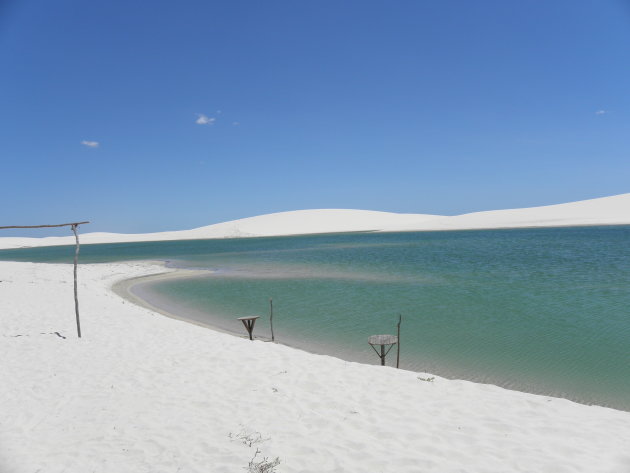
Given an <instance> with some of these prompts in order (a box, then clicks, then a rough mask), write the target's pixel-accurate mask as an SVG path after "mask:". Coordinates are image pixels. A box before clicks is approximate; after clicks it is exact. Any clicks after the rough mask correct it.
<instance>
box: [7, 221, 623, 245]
mask: <svg viewBox="0 0 630 473" xmlns="http://www.w3.org/2000/svg"><path fill="white" fill-rule="evenodd" d="M591 227H630V222H627V223H583V224H566V225H520V226H505V227H462V228H430V229H411V230H379V229H374V230H350V231H338V232H337V231H331V232H315V233H279V234H275V235H240V236H234V235H231V236H230V235H226V236H208V237H183V238H170V237H166V238H150V239H146V240H144V239H135V238H132V237H135V236H137V235H143V234H133V233H131V234H124V233H120V234H112V235H116V236H118V235H120V236H122V237H126V236H129V237H130V239H125V238H121V239H116V238H113V239H111V240H103V241H81V246H84V245H110V244H124V243H152V242H167V241H168V242H177V241H205V240H211V241H212V240H248V239H257V238H261V239H262V238H283V237H309V236H325V235H352V234H369V233H433V232H440V233H442V232H484V231H497V230H500V231H509V230H544V229H550V230H553V229H560V228H567V229H569V228H591ZM186 231H187V230H175V231H173V232H163V233H176V232H186ZM90 235H92V234H90V233H85V234H83V237H82V238H83V239H85V237H87V236H90ZM46 239H54V240H58V239H65V240H67V241H68V242H67V243H65V242H64V243H57V242H54V243H48V242H45V241H42V240H46ZM12 240H26V241H29V242H30V243H37V244H30V245H21V246H15V244H13V243H12V242H11V241H12ZM55 246H75V241H74V237H2V236H0V251H2V250H27V249H34V248H48V247H55Z"/></svg>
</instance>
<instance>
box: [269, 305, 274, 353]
mask: <svg viewBox="0 0 630 473" xmlns="http://www.w3.org/2000/svg"><path fill="white" fill-rule="evenodd" d="M269 324H270V325H271V341H272V342H275V341H276V338H275V337H274V336H273V299H271V298H269Z"/></svg>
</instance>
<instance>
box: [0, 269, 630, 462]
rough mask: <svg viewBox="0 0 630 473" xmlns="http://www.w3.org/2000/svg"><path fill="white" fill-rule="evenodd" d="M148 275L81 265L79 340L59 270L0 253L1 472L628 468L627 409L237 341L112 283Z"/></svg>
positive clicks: (67, 278) (68, 280)
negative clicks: (269, 462)
mask: <svg viewBox="0 0 630 473" xmlns="http://www.w3.org/2000/svg"><path fill="white" fill-rule="evenodd" d="M160 271H164V269H163V268H162V267H161V266H158V265H155V264H149V263H124V264H123V263H119V264H102V265H81V266H80V274H79V282H80V287H79V290H80V299H81V309H82V328H83V335H84V337H83V338H82V339H81V340H79V339H77V338H76V335H75V327H74V307H73V299H72V268H71V266H70V265H46V264H33V263H12V262H0V281H1V282H0V336H1V337H2V343H0V358H1V359H2V363H0V380H2V382H1V383H0V399H1V404H0V405H1V409H0V471H2V472H3V473H4V472H6V473H34V472H37V471H41V472H46V473H61V472H66V473H74V472H76V473H84V472H90V473H111V472H116V473H149V472H151V473H154V472H155V473H162V472H172V473H175V472H178V471H180V472H187V473H197V472H198V473H208V472H213V473H222V472H226V473H227V472H229V473H234V472H238V471H247V470H246V469H245V467H246V466H247V465H248V463H249V461H250V460H251V458H252V457H253V456H254V454H255V452H256V450H257V449H259V450H260V452H261V453H260V454H259V455H258V456H257V461H258V460H262V458H263V457H268V458H269V459H273V458H275V457H279V458H280V461H281V463H280V465H279V466H278V468H277V471H278V473H289V472H304V473H308V472H313V473H314V472H317V473H326V472H367V471H369V472H391V473H394V472H395V473H405V472H414V473H415V472H440V473H449V472H500V473H505V472H536V473H544V472H547V473H562V472H588V473H598V472H609V473H615V472H618V473H621V472H628V471H630V449H628V439H630V413H629V412H623V411H616V410H613V409H608V408H603V407H597V406H585V405H581V404H576V403H573V402H570V401H567V400H564V399H558V398H550V397H546V396H537V395H533V394H525V393H520V392H515V391H509V390H505V389H502V388H498V387H495V386H491V385H482V384H475V383H471V382H466V381H452V380H446V379H442V378H439V377H435V379H434V380H433V381H426V380H422V379H420V378H425V379H426V378H428V377H429V376H431V375H427V374H419V373H412V372H409V371H403V370H396V369H393V368H388V367H385V368H383V367H380V366H369V365H361V364H357V363H349V362H345V361H342V360H340V359H336V358H333V357H328V356H320V355H312V354H309V353H306V352H303V351H299V350H295V349H292V348H288V347H286V346H282V345H278V344H272V343H265V342H261V341H254V342H250V341H249V340H246V339H241V338H238V337H234V336H230V335H227V334H222V333H218V332H214V331H212V330H208V329H205V328H202V327H199V326H196V325H192V324H188V323H185V322H181V321H178V320H174V319H170V318H167V317H164V316H161V315H158V314H156V313H154V312H151V311H150V310H148V309H145V308H142V307H139V306H136V305H134V304H131V303H129V302H126V301H124V300H123V299H121V298H120V297H118V296H117V295H116V294H114V293H113V292H112V290H111V287H112V285H113V284H114V283H115V282H116V281H119V280H121V279H123V278H131V277H135V276H141V275H146V274H150V273H155V272H160ZM57 334H58V335H57ZM61 337H66V338H61ZM366 350H369V347H368V346H367V345H366Z"/></svg>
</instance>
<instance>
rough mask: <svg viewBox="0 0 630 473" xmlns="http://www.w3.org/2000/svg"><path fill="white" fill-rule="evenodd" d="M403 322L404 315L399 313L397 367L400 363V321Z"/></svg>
mask: <svg viewBox="0 0 630 473" xmlns="http://www.w3.org/2000/svg"><path fill="white" fill-rule="evenodd" d="M401 322H402V315H400V314H398V353H397V354H396V368H398V365H399V364H400V323H401Z"/></svg>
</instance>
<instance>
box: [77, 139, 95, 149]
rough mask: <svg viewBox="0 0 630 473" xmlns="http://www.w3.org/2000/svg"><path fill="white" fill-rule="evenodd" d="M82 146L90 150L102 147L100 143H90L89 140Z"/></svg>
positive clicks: (83, 142) (84, 141)
mask: <svg viewBox="0 0 630 473" xmlns="http://www.w3.org/2000/svg"><path fill="white" fill-rule="evenodd" d="M81 144H82V145H83V146H87V147H88V148H98V146H99V145H100V143H99V142H98V141H89V140H83V141H82V142H81Z"/></svg>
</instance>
